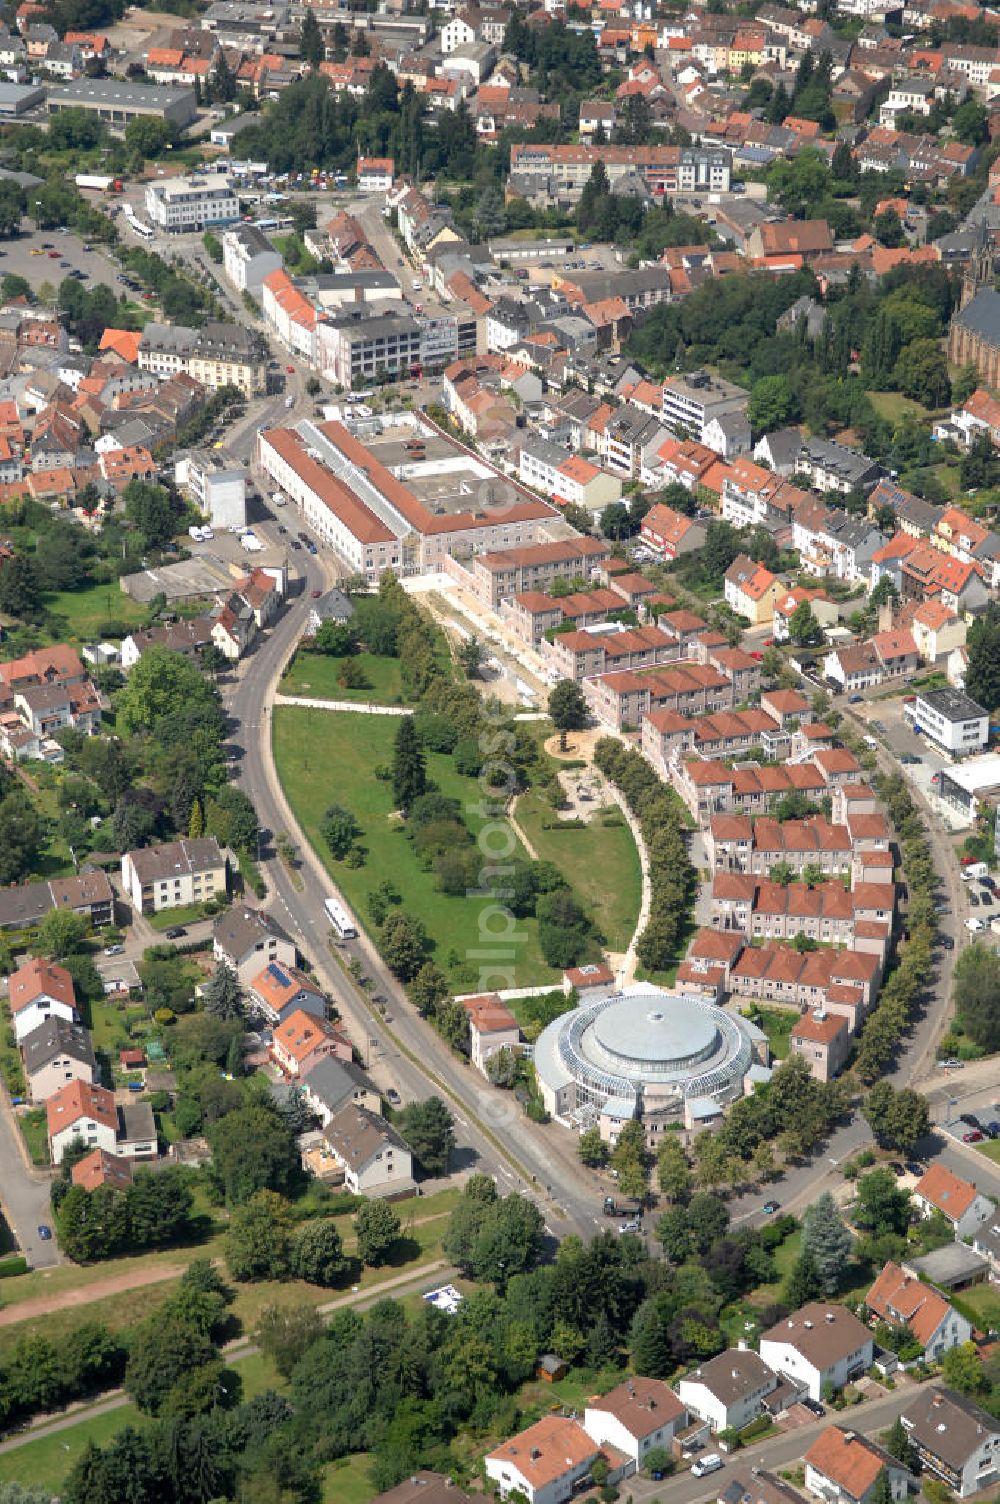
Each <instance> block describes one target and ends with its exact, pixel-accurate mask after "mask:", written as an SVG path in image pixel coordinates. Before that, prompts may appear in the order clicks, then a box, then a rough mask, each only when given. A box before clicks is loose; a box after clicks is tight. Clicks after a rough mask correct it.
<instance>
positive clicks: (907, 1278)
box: [865, 1261, 972, 1363]
mask: <svg viewBox="0 0 1000 1504" xmlns="http://www.w3.org/2000/svg"><path fill="white" fill-rule="evenodd" d="M865 1305H866V1306H867V1307H868V1310H869V1311H870V1312H871V1313H872V1315H873V1316H877V1317H878V1319H879V1320H880V1321H886V1322H888V1323H889V1325H890V1326H906V1327H908V1328H909V1330H910V1331H911V1332H912V1333H913V1335H914V1337H915V1338H916V1340H917V1341H918V1342H919V1343H920V1345H921V1347H922V1348H923V1350H924V1356H925V1357H926V1358H927V1359H928V1361H929V1362H932V1363H935V1362H937V1361H938V1359H939V1358H941V1357H942V1356H943V1354H944V1353H946V1352H948V1351H949V1350H950V1349H951V1348H953V1347H961V1345H962V1343H963V1342H968V1341H969V1339H970V1338H971V1336H972V1323H971V1322H970V1321H968V1320H967V1319H966V1317H964V1316H962V1315H961V1314H960V1313H959V1312H958V1311H956V1310H955V1308H954V1306H953V1305H952V1304H951V1302H950V1301H949V1300H947V1299H946V1298H945V1296H944V1295H942V1294H941V1291H940V1290H936V1289H935V1288H934V1286H933V1285H929V1284H926V1283H925V1282H924V1281H923V1280H920V1279H916V1278H915V1277H914V1276H913V1275H911V1274H907V1273H905V1271H904V1270H902V1269H901V1268H900V1267H899V1265H898V1264H894V1263H892V1262H891V1261H890V1262H889V1263H888V1264H886V1265H885V1267H884V1268H883V1270H882V1272H881V1273H880V1274H879V1277H878V1279H877V1280H876V1281H875V1283H874V1284H873V1285H872V1287H871V1289H870V1290H869V1291H868V1294H867V1295H866V1296H865Z"/></svg>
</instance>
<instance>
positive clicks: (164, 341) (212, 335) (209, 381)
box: [139, 320, 267, 397]
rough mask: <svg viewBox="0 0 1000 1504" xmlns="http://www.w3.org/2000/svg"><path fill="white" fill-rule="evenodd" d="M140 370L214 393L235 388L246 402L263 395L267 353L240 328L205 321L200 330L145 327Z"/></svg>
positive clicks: (180, 327) (183, 326)
mask: <svg viewBox="0 0 1000 1504" xmlns="http://www.w3.org/2000/svg"><path fill="white" fill-rule="evenodd" d="M139 369H140V370H141V371H152V372H153V374H154V375H156V376H161V377H170V376H174V375H177V374H179V373H186V374H187V375H189V376H193V377H194V379H195V381H198V382H200V383H201V385H202V386H206V387H209V388H210V389H212V390H213V391H214V390H216V389H217V388H218V387H221V386H238V387H239V388H240V390H241V391H243V392H245V393H246V395H247V396H248V397H252V396H256V395H257V393H259V392H263V390H264V385H265V377H266V372H267V351H266V348H265V346H264V345H263V344H262V343H261V341H260V339H259V338H258V336H257V335H256V334H255V333H254V332H253V331H252V330H250V329H245V328H243V326H242V325H240V324H227V323H222V322H219V321H218V320H209V321H208V322H207V323H206V324H203V325H202V327H201V328H200V329H191V328H187V327H186V326H185V325H183V324H156V323H152V324H147V325H146V327H145V329H144V330H143V331H142V337H141V338H140V340H139Z"/></svg>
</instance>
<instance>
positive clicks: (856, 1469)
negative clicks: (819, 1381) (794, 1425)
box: [804, 1426, 916, 1504]
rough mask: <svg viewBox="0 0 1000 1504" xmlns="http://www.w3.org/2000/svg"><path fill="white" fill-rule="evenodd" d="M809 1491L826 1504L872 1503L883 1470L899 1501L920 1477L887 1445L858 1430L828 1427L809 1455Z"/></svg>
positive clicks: (809, 1451)
mask: <svg viewBox="0 0 1000 1504" xmlns="http://www.w3.org/2000/svg"><path fill="white" fill-rule="evenodd" d="M804 1461H805V1465H806V1476H805V1485H806V1492H807V1493H810V1494H813V1495H814V1496H815V1497H816V1498H817V1499H822V1500H823V1504H869V1500H870V1499H871V1498H872V1497H873V1495H874V1492H875V1486H876V1484H877V1483H878V1480H879V1478H880V1477H881V1476H882V1474H883V1472H884V1473H885V1474H886V1475H887V1477H888V1480H889V1491H890V1493H891V1495H892V1497H893V1499H895V1500H903V1499H905V1498H906V1496H907V1493H908V1492H909V1489H910V1487H911V1485H913V1486H915V1485H916V1479H915V1478H914V1476H913V1474H912V1473H911V1471H910V1469H909V1468H908V1467H904V1466H903V1464H902V1463H901V1462H898V1461H897V1459H896V1458H895V1457H893V1456H891V1455H890V1453H889V1452H887V1451H886V1450H885V1448H884V1447H880V1446H879V1445H878V1444H877V1443H876V1442H874V1441H869V1439H868V1437H867V1436H862V1435H861V1434H860V1432H858V1431H851V1430H845V1429H843V1428H842V1427H840V1426H827V1428H826V1430H825V1431H823V1432H821V1434H820V1435H819V1436H817V1438H816V1440H815V1441H814V1442H813V1444H812V1446H811V1447H810V1448H809V1450H808V1452H806V1454H805V1458H804Z"/></svg>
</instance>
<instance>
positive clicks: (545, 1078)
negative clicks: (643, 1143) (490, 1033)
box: [534, 987, 756, 1140]
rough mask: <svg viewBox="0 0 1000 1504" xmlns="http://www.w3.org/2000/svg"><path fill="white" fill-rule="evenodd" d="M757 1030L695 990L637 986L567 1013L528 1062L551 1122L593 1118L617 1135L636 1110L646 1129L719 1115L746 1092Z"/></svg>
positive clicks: (582, 1122)
mask: <svg viewBox="0 0 1000 1504" xmlns="http://www.w3.org/2000/svg"><path fill="white" fill-rule="evenodd" d="M755 1033H756V1031H754V1030H753V1029H752V1026H748V1025H747V1024H746V1023H745V1022H744V1020H743V1019H741V1018H734V1017H733V1016H732V1015H731V1014H729V1013H725V1012H723V1010H722V1009H721V1008H717V1007H715V1006H714V1005H713V1004H711V1003H707V1002H705V1001H703V999H701V998H699V997H695V996H692V995H688V994H684V993H672V992H669V993H668V992H662V991H658V990H657V989H656V988H653V987H636V988H634V989H632V990H630V991H628V992H618V993H615V994H614V995H613V996H612V997H607V998H602V999H601V1001H599V1002H595V1003H584V1005H583V1006H582V1007H579V1008H574V1009H573V1011H572V1012H570V1013H564V1014H562V1015H561V1017H559V1018H557V1019H555V1020H554V1022H552V1023H551V1024H549V1026H548V1027H547V1028H546V1029H544V1030H543V1031H542V1033H541V1034H540V1035H539V1037H538V1041H537V1043H536V1044H535V1051H534V1064H535V1074H536V1076H537V1079H538V1085H539V1089H540V1090H541V1093H542V1098H543V1100H544V1102H545V1106H546V1109H547V1110H548V1112H549V1113H550V1115H551V1116H552V1117H553V1118H555V1119H556V1120H557V1121H558V1122H561V1123H565V1124H566V1125H567V1126H569V1127H573V1128H583V1127H586V1126H588V1125H590V1124H592V1123H597V1124H599V1125H600V1128H601V1132H602V1134H603V1135H604V1137H605V1138H608V1139H611V1140H614V1139H615V1138H617V1136H618V1130H619V1128H620V1127H621V1125H622V1123H624V1122H627V1121H629V1119H631V1118H639V1119H640V1120H641V1121H642V1122H643V1123H645V1125H646V1129H647V1133H648V1134H650V1135H655V1133H656V1131H657V1129H658V1127H660V1126H664V1127H665V1126H666V1125H667V1124H668V1123H670V1122H672V1121H676V1120H677V1119H680V1120H681V1121H682V1122H683V1123H684V1125H685V1126H686V1127H691V1126H693V1122H694V1121H695V1120H704V1119H706V1118H707V1119H711V1118H712V1117H716V1116H718V1114H719V1113H720V1112H721V1111H722V1109H723V1107H724V1106H725V1104H726V1103H727V1102H732V1101H734V1100H735V1099H736V1098H737V1097H741V1096H742V1095H743V1093H744V1088H745V1081H746V1077H747V1073H748V1072H749V1071H750V1069H751V1067H752V1065H753V1063H754V1059H755V1044H756V1039H755Z"/></svg>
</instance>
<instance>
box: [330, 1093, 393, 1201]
mask: <svg viewBox="0 0 1000 1504" xmlns="http://www.w3.org/2000/svg"><path fill="white" fill-rule="evenodd" d="M323 1137H324V1139H325V1140H326V1143H327V1147H328V1148H329V1150H330V1153H331V1154H332V1155H333V1157H334V1159H336V1161H337V1163H338V1164H339V1165H340V1166H341V1168H342V1169H343V1172H344V1185H345V1187H346V1189H347V1190H349V1191H351V1192H352V1193H353V1194H354V1195H355V1196H394V1195H402V1194H406V1193H407V1192H411V1191H412V1190H413V1155H412V1154H411V1152H410V1146H409V1144H407V1142H406V1141H405V1139H403V1138H401V1137H400V1135H399V1134H398V1133H397V1132H396V1130H395V1128H393V1127H392V1126H391V1124H389V1123H387V1122H386V1120H385V1118H383V1117H380V1116H379V1114H378V1113H376V1112H370V1111H369V1110H368V1109H367V1108H366V1107H361V1106H357V1105H356V1104H355V1103H353V1102H349V1103H345V1105H344V1106H343V1107H341V1108H340V1109H339V1111H338V1112H336V1113H334V1115H333V1117H332V1118H331V1119H330V1121H329V1122H328V1123H327V1125H326V1127H325V1128H324V1130H323Z"/></svg>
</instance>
